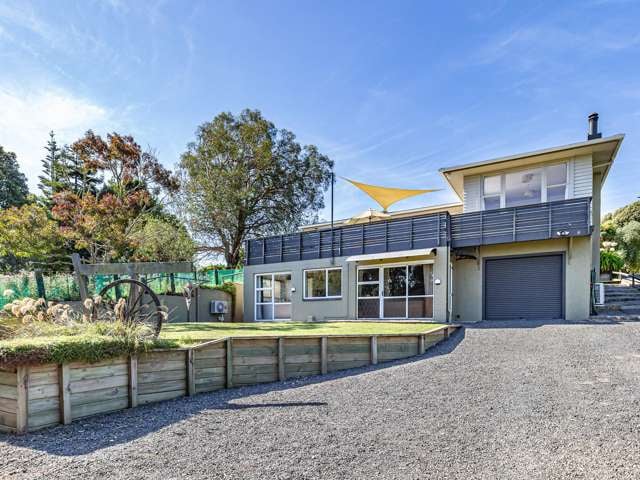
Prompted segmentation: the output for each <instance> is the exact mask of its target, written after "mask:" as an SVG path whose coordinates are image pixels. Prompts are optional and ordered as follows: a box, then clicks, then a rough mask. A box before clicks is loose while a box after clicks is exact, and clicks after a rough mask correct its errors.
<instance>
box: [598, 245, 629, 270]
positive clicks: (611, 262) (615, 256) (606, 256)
mask: <svg viewBox="0 0 640 480" xmlns="http://www.w3.org/2000/svg"><path fill="white" fill-rule="evenodd" d="M623 267H624V260H623V259H622V257H621V256H620V254H619V253H618V252H615V251H610V250H601V251H600V270H602V271H603V272H609V273H611V272H617V271H620V270H622V268H623Z"/></svg>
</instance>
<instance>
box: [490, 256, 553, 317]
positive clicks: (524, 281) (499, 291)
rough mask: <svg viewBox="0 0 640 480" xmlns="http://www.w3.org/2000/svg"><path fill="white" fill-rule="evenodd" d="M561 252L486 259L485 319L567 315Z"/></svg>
mask: <svg viewBox="0 0 640 480" xmlns="http://www.w3.org/2000/svg"><path fill="white" fill-rule="evenodd" d="M563 265H564V256H563V255H562V254H550V255H529V256H523V257H501V258H487V259H485V261H484V318H485V319H487V320H513V319H529V320H548V319H561V318H564V290H565V289H564V271H563Z"/></svg>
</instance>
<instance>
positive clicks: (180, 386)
mask: <svg viewBox="0 0 640 480" xmlns="http://www.w3.org/2000/svg"><path fill="white" fill-rule="evenodd" d="M177 390H180V391H182V392H186V391H187V381H186V380H184V379H183V380H171V381H168V382H158V383H141V384H140V385H138V395H147V394H150V393H160V392H174V391H177ZM194 390H195V384H194Z"/></svg>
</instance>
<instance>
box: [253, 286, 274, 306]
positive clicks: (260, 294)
mask: <svg viewBox="0 0 640 480" xmlns="http://www.w3.org/2000/svg"><path fill="white" fill-rule="evenodd" d="M271 299H272V295H271V289H267V290H257V291H256V302H258V303H271Z"/></svg>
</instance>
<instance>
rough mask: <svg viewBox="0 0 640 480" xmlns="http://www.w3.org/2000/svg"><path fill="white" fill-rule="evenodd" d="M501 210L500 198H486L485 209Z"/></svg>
mask: <svg viewBox="0 0 640 480" xmlns="http://www.w3.org/2000/svg"><path fill="white" fill-rule="evenodd" d="M495 208H500V197H484V209H485V210H493V209H495Z"/></svg>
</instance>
